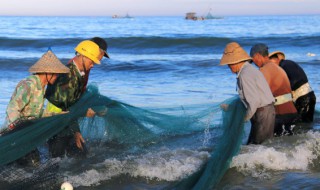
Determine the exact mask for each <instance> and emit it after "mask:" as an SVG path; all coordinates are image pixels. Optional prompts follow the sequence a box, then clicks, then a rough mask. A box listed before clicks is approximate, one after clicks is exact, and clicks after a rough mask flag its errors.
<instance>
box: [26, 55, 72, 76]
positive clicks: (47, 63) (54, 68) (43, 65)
mask: <svg viewBox="0 0 320 190" xmlns="http://www.w3.org/2000/svg"><path fill="white" fill-rule="evenodd" d="M29 72H31V73H69V68H68V67H66V66H65V65H63V64H62V63H61V61H60V60H59V59H58V58H57V56H56V55H55V54H54V53H52V51H50V50H49V51H47V52H46V53H45V54H43V55H42V57H41V58H40V59H39V60H38V61H37V62H36V63H35V64H34V65H32V66H31V67H30V69H29Z"/></svg>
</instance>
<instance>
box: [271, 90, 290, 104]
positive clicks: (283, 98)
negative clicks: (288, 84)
mask: <svg viewBox="0 0 320 190" xmlns="http://www.w3.org/2000/svg"><path fill="white" fill-rule="evenodd" d="M275 99H276V102H275V103H274V105H275V106H277V105H281V104H284V103H287V102H290V101H292V94H291V93H288V94H283V95H280V96H277V97H275Z"/></svg>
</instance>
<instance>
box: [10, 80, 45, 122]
mask: <svg viewBox="0 0 320 190" xmlns="http://www.w3.org/2000/svg"><path fill="white" fill-rule="evenodd" d="M43 103H44V89H42V86H41V81H40V78H39V77H38V76H37V75H31V76H29V77H27V78H26V79H23V80H21V81H20V82H19V83H18V85H17V87H16V89H15V91H14V93H13V95H12V97H11V100H10V102H9V104H8V107H7V118H6V124H7V125H9V124H11V123H13V122H18V121H19V120H24V119H35V118H40V117H41V115H42V113H43Z"/></svg>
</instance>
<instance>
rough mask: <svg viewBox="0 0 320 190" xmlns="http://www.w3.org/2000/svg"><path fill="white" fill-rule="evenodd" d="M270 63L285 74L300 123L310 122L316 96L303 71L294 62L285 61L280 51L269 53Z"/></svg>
mask: <svg viewBox="0 0 320 190" xmlns="http://www.w3.org/2000/svg"><path fill="white" fill-rule="evenodd" d="M269 58H270V60H271V61H272V62H274V63H276V64H277V65H279V66H280V67H281V68H282V69H283V70H284V71H285V72H286V74H287V76H288V78H289V81H290V86H291V90H292V95H293V102H294V104H295V106H296V108H297V111H298V113H299V115H300V118H301V121H303V122H312V121H313V115H314V110H315V105H316V96H315V94H314V92H313V90H312V88H311V86H310V84H309V83H308V77H307V75H306V73H305V72H304V71H303V69H302V68H301V67H300V66H299V65H298V64H297V63H296V62H294V61H291V60H286V59H285V55H284V53H283V52H281V51H275V52H272V53H270V55H269Z"/></svg>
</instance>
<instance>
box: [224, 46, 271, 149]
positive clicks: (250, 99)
mask: <svg viewBox="0 0 320 190" xmlns="http://www.w3.org/2000/svg"><path fill="white" fill-rule="evenodd" d="M248 61H251V57H250V56H249V55H248V54H247V53H246V52H245V50H244V49H243V48H242V47H241V46H240V45H239V44H238V43H236V42H231V43H229V44H227V46H226V48H225V50H224V52H223V56H222V58H221V61H220V65H228V66H229V68H230V70H231V72H233V73H235V74H237V90H238V93H239V96H240V99H241V101H242V102H243V104H244V106H245V107H246V108H247V114H246V117H245V120H246V121H247V120H249V119H250V121H251V131H250V135H249V139H248V144H261V143H262V142H263V141H265V140H267V139H269V138H271V137H273V131H274V122H275V110H274V106H273V102H274V98H273V95H272V93H271V90H270V88H269V86H268V83H267V81H266V79H265V78H264V76H263V75H262V73H261V72H259V71H258V70H257V69H255V68H254V67H253V66H252V65H251V64H250V63H249V62H248Z"/></svg>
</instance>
